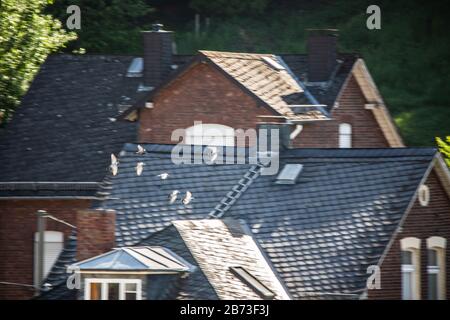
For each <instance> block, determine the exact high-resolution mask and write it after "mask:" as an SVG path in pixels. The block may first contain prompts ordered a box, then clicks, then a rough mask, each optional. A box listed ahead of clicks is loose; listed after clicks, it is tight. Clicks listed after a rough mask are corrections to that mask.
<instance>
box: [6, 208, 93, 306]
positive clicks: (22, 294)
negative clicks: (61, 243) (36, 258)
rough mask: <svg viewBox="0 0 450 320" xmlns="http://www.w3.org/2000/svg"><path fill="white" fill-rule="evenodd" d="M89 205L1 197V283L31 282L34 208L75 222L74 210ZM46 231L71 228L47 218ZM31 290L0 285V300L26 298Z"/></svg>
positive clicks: (30, 295) (65, 230) (66, 234)
mask: <svg viewBox="0 0 450 320" xmlns="http://www.w3.org/2000/svg"><path fill="white" fill-rule="evenodd" d="M89 206H90V200H0V282H1V281H5V282H15V283H22V284H33V243H34V239H33V237H34V233H35V232H36V222H37V220H36V211H37V210H39V209H43V210H47V212H49V213H50V214H52V215H53V216H55V217H58V218H60V219H63V220H65V221H67V222H69V223H72V224H75V223H76V211H77V210H78V209H85V208H88V207H89ZM46 229H47V230H54V231H61V232H64V235H65V237H67V236H68V235H69V234H70V232H71V229H70V228H69V227H67V226H64V225H63V224H60V223H57V222H55V221H52V220H50V219H47V227H46ZM33 294H34V291H33V290H32V289H29V288H24V287H19V286H11V285H2V284H0V299H26V298H30V297H32V296H33Z"/></svg>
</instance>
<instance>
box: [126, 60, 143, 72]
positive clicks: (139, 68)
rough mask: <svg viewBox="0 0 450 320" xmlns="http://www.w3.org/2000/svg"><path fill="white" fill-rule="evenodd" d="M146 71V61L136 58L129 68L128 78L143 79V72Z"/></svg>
mask: <svg viewBox="0 0 450 320" xmlns="http://www.w3.org/2000/svg"><path fill="white" fill-rule="evenodd" d="M143 71H144V59H143V58H134V59H133V61H131V64H130V66H129V67H128V71H127V77H142V72H143Z"/></svg>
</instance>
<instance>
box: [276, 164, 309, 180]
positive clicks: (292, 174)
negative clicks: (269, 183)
mask: <svg viewBox="0 0 450 320" xmlns="http://www.w3.org/2000/svg"><path fill="white" fill-rule="evenodd" d="M302 169H303V165H302V164H294V163H289V164H286V165H285V166H284V168H283V170H281V172H280V174H279V175H278V177H277V180H276V181H275V183H277V184H295V183H296V182H297V178H298V176H299V174H300V172H301V171H302Z"/></svg>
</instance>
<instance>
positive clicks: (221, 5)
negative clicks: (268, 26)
mask: <svg viewBox="0 0 450 320" xmlns="http://www.w3.org/2000/svg"><path fill="white" fill-rule="evenodd" d="M268 3H269V0H214V1H210V0H191V7H192V8H193V9H195V10H196V11H198V12H200V13H203V14H206V15H211V16H220V15H223V16H235V15H245V16H254V15H257V14H260V13H262V12H263V11H264V9H266V7H267V5H268Z"/></svg>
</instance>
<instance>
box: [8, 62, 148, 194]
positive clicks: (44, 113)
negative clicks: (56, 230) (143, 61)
mask: <svg viewBox="0 0 450 320" xmlns="http://www.w3.org/2000/svg"><path fill="white" fill-rule="evenodd" d="M131 60H132V57H127V56H101V55H99V56H96V55H65V54H60V55H51V56H49V58H48V59H47V61H46V62H45V63H44V64H43V65H42V67H41V69H40V71H39V72H38V74H37V76H36V77H35V79H34V81H33V82H32V84H31V86H30V89H29V90H28V92H27V94H26V95H25V96H24V97H23V99H22V103H21V105H20V106H19V107H18V109H17V110H16V112H15V114H14V117H13V120H12V121H11V122H10V123H9V124H8V125H7V126H6V128H3V129H1V131H0V163H1V164H2V165H1V166H0V183H1V182H17V181H19V182H36V181H40V182H48V181H50V182H99V181H101V180H103V178H104V176H105V174H106V172H107V167H108V164H109V161H110V153H111V152H118V151H119V150H120V148H121V147H122V144H123V142H124V141H134V139H135V134H136V127H135V124H134V123H129V122H121V121H114V118H115V117H116V116H117V115H118V114H119V112H120V110H119V109H120V108H123V106H122V107H121V106H120V104H121V103H124V101H127V100H128V101H129V103H132V101H133V99H135V98H136V97H135V96H136V95H137V94H138V93H137V88H138V85H139V81H141V79H139V78H127V77H125V74H126V71H127V68H128V66H129V64H130V62H131ZM66 187H67V186H66ZM74 188H75V187H69V189H70V190H66V191H67V192H62V190H59V191H60V192H59V193H58V194H68V195H72V194H74V193H75V194H77V192H76V190H72V189H74ZM5 189H8V190H5ZM33 189H34V190H33ZM75 189H76V188H75ZM14 190H15V189H14ZM36 190H37V188H31V190H30V188H28V189H26V188H24V187H23V186H22V188H21V189H20V191H18V194H19V195H35V191H36ZM52 190H54V189H44V191H42V194H38V195H44V196H45V195H48V196H54V195H55V193H54V192H52ZM94 190H95V189H94ZM12 191H13V189H12V188H11V186H8V188H3V190H2V191H0V196H9V195H12V194H14V192H12ZM68 191H70V192H68ZM79 191H80V192H81V190H79ZM85 191H87V193H88V194H92V193H93V192H95V191H92V190H85ZM81 194H83V192H81Z"/></svg>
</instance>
